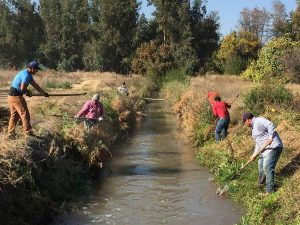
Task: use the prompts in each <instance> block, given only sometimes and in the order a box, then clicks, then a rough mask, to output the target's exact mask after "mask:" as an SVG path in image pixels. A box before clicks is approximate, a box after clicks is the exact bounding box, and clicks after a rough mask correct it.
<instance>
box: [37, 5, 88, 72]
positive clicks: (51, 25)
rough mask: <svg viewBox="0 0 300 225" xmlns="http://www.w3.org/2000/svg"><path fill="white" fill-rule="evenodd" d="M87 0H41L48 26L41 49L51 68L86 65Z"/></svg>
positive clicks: (42, 11)
mask: <svg viewBox="0 0 300 225" xmlns="http://www.w3.org/2000/svg"><path fill="white" fill-rule="evenodd" d="M88 2H89V1H88V0H76V1H73V0H54V1H52V0H40V4H41V16H42V18H43V21H44V24H45V27H46V42H45V44H44V45H43V46H42V48H41V50H42V53H43V55H44V57H45V60H44V61H45V62H46V63H47V65H48V66H49V67H50V68H55V69H60V70H66V71H72V70H75V69H83V61H82V58H83V48H84V44H85V43H86V42H87V40H88V38H89V32H88V31H89V15H88Z"/></svg>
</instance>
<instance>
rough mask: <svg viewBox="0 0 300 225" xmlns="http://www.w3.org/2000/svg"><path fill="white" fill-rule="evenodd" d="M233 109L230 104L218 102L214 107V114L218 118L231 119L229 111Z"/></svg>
mask: <svg viewBox="0 0 300 225" xmlns="http://www.w3.org/2000/svg"><path fill="white" fill-rule="evenodd" d="M229 108H231V106H230V105H229V104H227V103H226V102H222V101H216V102H215V103H214V105H213V113H214V115H215V116H217V117H219V118H220V117H229V112H228V110H227V109H229Z"/></svg>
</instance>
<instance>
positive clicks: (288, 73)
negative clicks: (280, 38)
mask: <svg viewBox="0 0 300 225" xmlns="http://www.w3.org/2000/svg"><path fill="white" fill-rule="evenodd" d="M280 62H281V63H283V65H285V66H284V67H285V71H284V72H285V73H284V76H285V78H286V79H287V80H288V81H290V82H293V83H297V84H299V83H300V63H299V62H300V42H298V44H297V45H295V46H293V47H292V48H291V49H288V50H286V51H285V52H284V57H283V58H281V59H280Z"/></svg>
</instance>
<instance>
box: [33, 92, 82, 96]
mask: <svg viewBox="0 0 300 225" xmlns="http://www.w3.org/2000/svg"><path fill="white" fill-rule="evenodd" d="M79 95H86V92H84V93H74V94H72V93H71V94H49V97H50V96H53V97H54V96H79ZM32 96H44V95H43V94H40V93H39V94H32Z"/></svg>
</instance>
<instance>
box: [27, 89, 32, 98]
mask: <svg viewBox="0 0 300 225" xmlns="http://www.w3.org/2000/svg"><path fill="white" fill-rule="evenodd" d="M26 96H28V97H32V91H31V90H29V89H27V92H26Z"/></svg>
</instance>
